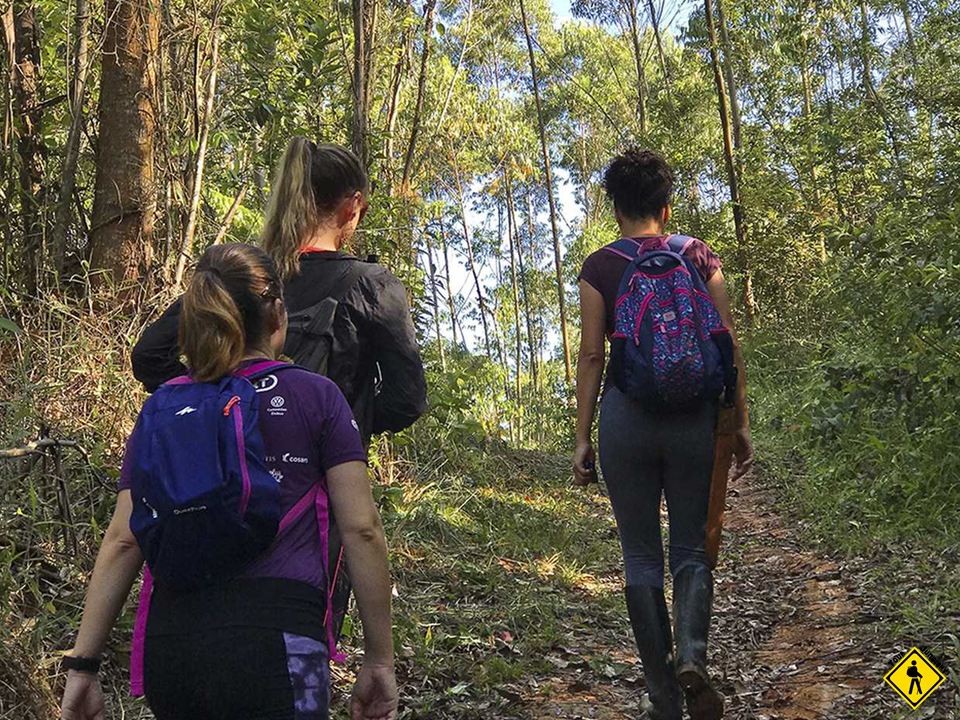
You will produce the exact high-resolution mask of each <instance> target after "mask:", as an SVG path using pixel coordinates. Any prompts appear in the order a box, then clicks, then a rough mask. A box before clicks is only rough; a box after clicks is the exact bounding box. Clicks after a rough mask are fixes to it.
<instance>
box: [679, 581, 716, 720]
mask: <svg viewBox="0 0 960 720" xmlns="http://www.w3.org/2000/svg"><path fill="white" fill-rule="evenodd" d="M712 603H713V573H712V572H711V571H710V568H709V567H707V566H706V565H700V564H696V565H688V566H687V567H685V568H683V569H682V570H681V571H680V572H679V573H678V574H677V576H676V577H675V578H674V579H673V623H674V628H675V629H676V636H677V679H678V680H679V681H680V687H682V688H683V694H684V697H685V698H686V701H687V712H688V713H690V718H691V720H720V718H722V717H723V696H722V695H721V694H720V693H719V692H717V691H716V690H715V689H714V687H713V686H712V685H711V684H710V676H709V675H708V674H707V634H708V632H709V630H710V608H711V604H712Z"/></svg>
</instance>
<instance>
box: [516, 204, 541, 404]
mask: <svg viewBox="0 0 960 720" xmlns="http://www.w3.org/2000/svg"><path fill="white" fill-rule="evenodd" d="M526 196H527V234H528V236H529V237H528V238H527V239H528V241H529V242H528V245H529V248H530V261H531V262H532V263H534V267H536V255H535V253H534V230H533V202H532V201H531V199H530V189H529V188H528V189H527V192H526ZM520 247H523V246H522V244H520ZM520 279H521V282H522V284H523V303H524V309H525V310H526V313H527V342H528V343H529V345H530V366H531V367H532V368H533V387H534V389H535V390H537V391H538V392H539V390H540V379H541V375H540V367H542V364H541V362H540V355H539V352H537V351H535V349H534V345H535V344H536V343H535V338H534V333H533V324H532V323H533V313H531V312H530V293H529V291H528V289H527V273H526V270H525V269H524V267H523V252H522V251H521V252H520ZM540 328H542V324H538V329H540Z"/></svg>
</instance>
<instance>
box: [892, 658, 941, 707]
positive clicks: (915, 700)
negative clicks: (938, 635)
mask: <svg viewBox="0 0 960 720" xmlns="http://www.w3.org/2000/svg"><path fill="white" fill-rule="evenodd" d="M884 680H886V681H887V684H888V685H889V686H890V687H892V688H893V689H894V690H896V691H897V694H898V695H900V697H902V698H903V699H904V700H906V701H907V702H908V703H909V704H910V707H912V708H913V709H914V710H916V709H917V708H918V707H920V705H921V703H923V701H924V700H926V699H927V698H928V697H930V695H931V693H933V691H934V690H936V689H937V688H938V687H940V683H942V682H943V681H944V676H943V673H942V672H940V671H939V670H937V668H936V667H935V666H934V665H933V663H931V662H930V661H929V660H927V658H926V656H925V655H924V654H923V653H922V652H920V651H919V650H917V649H916V648H913V649H912V650H911V651H910V652H908V653H907V654H906V655H904V656H903V657H902V658H901V659H900V660H899V662H897V664H896V665H895V666H894V668H893V670H891V671H890V672H888V673H887V675H886V677H885V678H884Z"/></svg>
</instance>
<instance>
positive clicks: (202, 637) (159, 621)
mask: <svg viewBox="0 0 960 720" xmlns="http://www.w3.org/2000/svg"><path fill="white" fill-rule="evenodd" d="M322 618H323V601H322V593H321V592H320V591H319V590H316V589H314V588H312V587H311V586H309V585H306V584H305V583H299V582H296V581H292V580H280V579H260V580H243V581H234V582H231V583H228V584H225V585H222V586H219V587H215V588H210V589H207V590H201V591H199V592H195V593H190V594H186V595H174V594H170V593H165V592H163V590H162V589H158V590H157V591H155V593H154V598H153V601H152V603H151V608H150V617H149V620H148V623H147V638H146V642H145V644H144V658H143V661H144V665H143V671H144V673H143V676H144V691H145V695H146V698H147V704H148V705H149V706H150V709H151V710H152V711H153V714H154V715H155V716H156V719H157V720H327V717H328V709H329V702H330V700H329V697H330V665H329V660H330V656H329V652H328V650H327V644H326V642H324V641H322V640H319V639H315V638H323V637H325V631H324V628H323V622H322Z"/></svg>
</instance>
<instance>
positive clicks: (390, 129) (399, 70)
mask: <svg viewBox="0 0 960 720" xmlns="http://www.w3.org/2000/svg"><path fill="white" fill-rule="evenodd" d="M411 37H412V32H411V31H410V28H404V29H403V33H402V34H401V36H400V56H399V57H398V58H397V64H396V65H395V66H394V68H393V79H392V80H391V81H390V103H389V105H388V106H387V129H386V138H385V139H384V145H383V155H384V157H385V158H386V163H387V167H388V169H389V171H390V179H391V180H390V181H391V191H390V194H391V195H393V194H394V190H395V183H396V178H395V177H394V176H393V171H394V168H393V152H394V149H393V143H394V134H395V133H396V131H397V116H398V115H399V114H400V88H401V87H402V86H403V72H404V70H405V69H406V66H407V54H408V53H407V46H408V44H409V42H410V38H411Z"/></svg>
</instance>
